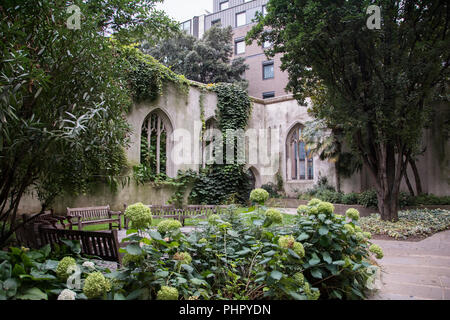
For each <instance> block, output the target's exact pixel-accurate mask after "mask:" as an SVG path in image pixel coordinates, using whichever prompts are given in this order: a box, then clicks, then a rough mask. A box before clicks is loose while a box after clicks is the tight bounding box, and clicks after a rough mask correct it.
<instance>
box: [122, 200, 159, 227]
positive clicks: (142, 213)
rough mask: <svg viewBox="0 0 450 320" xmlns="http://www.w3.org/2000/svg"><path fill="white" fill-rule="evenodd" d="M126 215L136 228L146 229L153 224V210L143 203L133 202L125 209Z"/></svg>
mask: <svg viewBox="0 0 450 320" xmlns="http://www.w3.org/2000/svg"><path fill="white" fill-rule="evenodd" d="M125 217H126V218H127V219H129V220H130V222H131V226H132V227H133V228H135V229H146V228H148V227H150V226H151V225H152V212H151V210H150V208H149V207H147V206H146V205H144V204H142V203H140V202H139V203H135V204H132V205H131V206H129V207H128V208H127V210H125Z"/></svg>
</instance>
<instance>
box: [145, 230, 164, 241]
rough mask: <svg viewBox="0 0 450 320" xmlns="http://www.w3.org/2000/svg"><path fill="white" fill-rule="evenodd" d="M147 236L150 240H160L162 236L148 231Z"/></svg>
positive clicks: (156, 232)
mask: <svg viewBox="0 0 450 320" xmlns="http://www.w3.org/2000/svg"><path fill="white" fill-rule="evenodd" d="M148 234H149V235H150V237H151V238H152V239H155V240H162V236H161V234H160V233H159V232H158V231H154V230H150V231H148Z"/></svg>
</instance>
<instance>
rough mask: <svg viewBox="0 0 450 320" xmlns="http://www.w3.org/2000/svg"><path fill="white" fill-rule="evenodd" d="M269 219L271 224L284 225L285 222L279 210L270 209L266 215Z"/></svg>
mask: <svg viewBox="0 0 450 320" xmlns="http://www.w3.org/2000/svg"><path fill="white" fill-rule="evenodd" d="M265 215H266V217H267V219H269V221H270V222H271V223H274V224H276V223H282V222H283V215H282V214H281V212H280V211H279V210H277V209H268V210H267V211H266V213H265Z"/></svg>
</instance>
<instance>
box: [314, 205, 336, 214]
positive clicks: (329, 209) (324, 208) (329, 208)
mask: <svg viewBox="0 0 450 320" xmlns="http://www.w3.org/2000/svg"><path fill="white" fill-rule="evenodd" d="M317 211H318V212H319V213H323V214H326V215H331V214H333V213H334V206H333V204H332V203H330V202H321V203H319V204H318V205H317Z"/></svg>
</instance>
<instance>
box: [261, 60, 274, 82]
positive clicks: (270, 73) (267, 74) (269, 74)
mask: <svg viewBox="0 0 450 320" xmlns="http://www.w3.org/2000/svg"><path fill="white" fill-rule="evenodd" d="M273 78H274V68H273V61H267V62H263V79H264V80H267V79H273Z"/></svg>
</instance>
